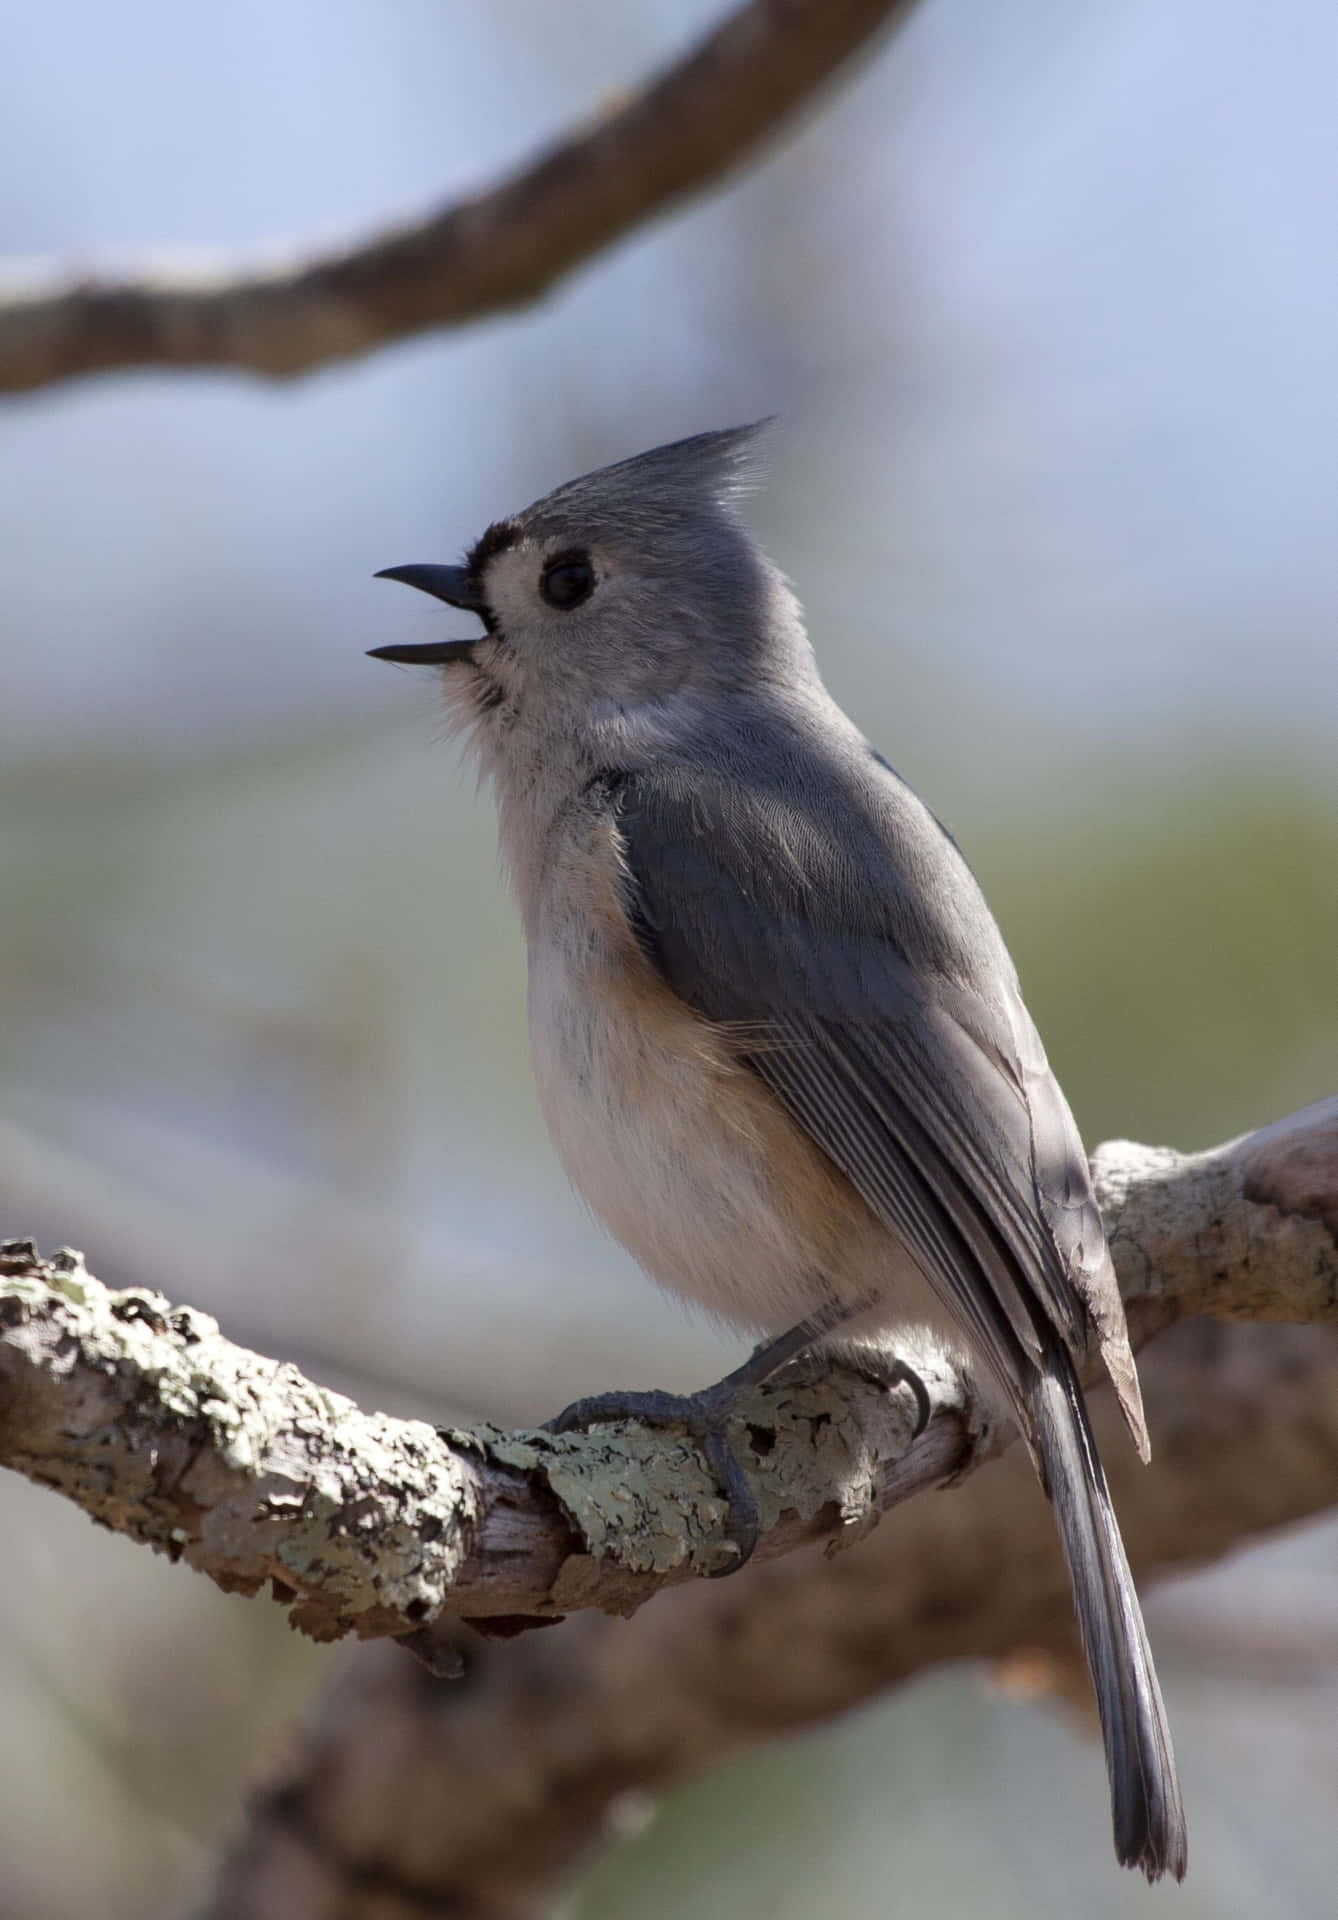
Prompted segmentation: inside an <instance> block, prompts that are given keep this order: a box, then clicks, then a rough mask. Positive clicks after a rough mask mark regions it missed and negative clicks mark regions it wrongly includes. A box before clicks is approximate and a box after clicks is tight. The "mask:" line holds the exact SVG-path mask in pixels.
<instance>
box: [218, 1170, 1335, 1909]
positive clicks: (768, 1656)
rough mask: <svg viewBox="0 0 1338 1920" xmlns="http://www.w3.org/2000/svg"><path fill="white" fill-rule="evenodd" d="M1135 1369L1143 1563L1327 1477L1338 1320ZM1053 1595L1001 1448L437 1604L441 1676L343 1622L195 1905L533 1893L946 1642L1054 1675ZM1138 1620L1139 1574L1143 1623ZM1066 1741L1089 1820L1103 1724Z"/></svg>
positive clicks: (1063, 1617) (933, 1659) (1038, 1536)
mask: <svg viewBox="0 0 1338 1920" xmlns="http://www.w3.org/2000/svg"><path fill="white" fill-rule="evenodd" d="M1126 1164H1127V1163H1126ZM1332 1186H1333V1168H1332V1161H1330V1171H1329V1175H1328V1187H1329V1191H1330V1192H1331V1191H1332ZM1141 1371H1142V1374H1143V1389H1144V1395H1145V1398H1146V1402H1147V1408H1148V1414H1149V1419H1150V1423H1151V1428H1152V1435H1153V1460H1154V1465H1153V1468H1152V1470H1151V1471H1150V1472H1149V1471H1146V1470H1145V1469H1144V1468H1142V1467H1141V1466H1140V1465H1139V1463H1138V1461H1137V1460H1136V1459H1135V1457H1134V1455H1133V1451H1132V1449H1131V1448H1130V1447H1129V1445H1128V1441H1127V1437H1126V1436H1125V1434H1124V1431H1123V1427H1122V1424H1121V1422H1120V1419H1119V1416H1118V1414H1117V1413H1116V1411H1115V1408H1114V1405H1113V1402H1112V1397H1111V1396H1110V1394H1108V1393H1107V1394H1103V1395H1098V1396H1096V1402H1097V1403H1098V1404H1097V1405H1096V1406H1095V1409H1094V1410H1095V1412H1096V1417H1097V1426H1098V1433H1099V1437H1100V1439H1101V1441H1102V1444H1103V1452H1104V1455H1105V1458H1106V1460H1107V1462H1108V1464H1109V1467H1110V1470H1111V1472H1110V1477H1111V1481H1112V1485H1113V1491H1114V1494H1115V1500H1116V1504H1117V1506H1118V1508H1119V1511H1120V1517H1121V1522H1122V1525H1123V1530H1124V1535H1125V1539H1126V1542H1127V1544H1128V1547H1129V1552H1130V1557H1131V1559H1132V1562H1133V1565H1134V1567H1135V1569H1136V1571H1137V1572H1138V1574H1139V1576H1140V1578H1143V1577H1145V1576H1147V1575H1148V1574H1151V1573H1154V1572H1161V1571H1165V1570H1167V1569H1170V1568H1175V1567H1184V1566H1186V1565H1193V1564H1195V1563H1198V1562H1202V1561H1204V1560H1208V1559H1210V1558H1212V1557H1214V1556H1216V1555H1218V1554H1221V1553H1223V1552H1225V1551H1226V1550H1227V1549H1229V1548H1230V1547H1232V1546H1233V1545H1235V1544H1237V1543H1238V1542H1242V1541H1247V1540H1250V1539H1252V1538H1255V1537H1257V1536H1258V1535H1259V1534H1260V1533H1261V1532H1262V1531H1264V1530H1265V1529H1268V1528H1272V1527H1278V1526H1282V1525H1284V1524H1286V1523H1288V1522H1291V1521H1295V1520H1298V1519H1300V1518H1302V1517H1304V1516H1306V1515H1307V1514H1311V1513H1314V1512H1316V1511H1318V1510H1321V1509H1323V1508H1325V1507H1329V1506H1332V1505H1334V1504H1335V1503H1338V1328H1335V1327H1333V1326H1324V1327H1292V1326H1246V1325H1237V1326H1224V1325H1222V1324H1220V1323H1219V1322H1216V1321H1210V1320H1196V1321H1192V1322H1190V1323H1188V1324H1186V1325H1183V1326H1180V1327H1176V1328H1174V1329H1173V1330H1172V1331H1171V1332H1170V1333H1169V1334H1168V1335H1167V1336H1166V1337H1165V1338H1162V1339H1158V1340H1156V1341H1155V1342H1153V1344H1152V1345H1151V1346H1150V1347H1149V1348H1148V1349H1147V1350H1146V1352H1145V1354H1144V1356H1143V1363H1142V1368H1141ZM1072 1620H1073V1609H1072V1602H1071V1600H1070V1598H1069V1588H1068V1580H1067V1576H1066V1574H1065V1571H1064V1563H1063V1560H1062V1558H1061V1556H1060V1554H1059V1552H1058V1549H1057V1547H1056V1544H1055V1534H1054V1525H1053V1521H1052V1518H1051V1515H1050V1512H1049V1509H1048V1507H1047V1506H1046V1503H1045V1501H1044V1500H1043V1499H1041V1497H1040V1495H1039V1493H1038V1491H1037V1488H1036V1483H1035V1478H1034V1476H1033V1474H1032V1471H1031V1466H1030V1462H1029V1461H1028V1460H1027V1459H1026V1457H1025V1455H1024V1453H1023V1451H1022V1449H1021V1448H1018V1447H1014V1448H1012V1449H1011V1450H1010V1451H1009V1452H1008V1453H1007V1454H1006V1455H1005V1456H1004V1457H1003V1458H1002V1459H999V1460H997V1461H995V1462H994V1463H993V1464H992V1465H990V1466H989V1467H987V1468H986V1469H985V1470H984V1471H983V1472H981V1473H978V1474H975V1475H973V1476H972V1477H971V1479H970V1480H969V1481H967V1482H966V1483H965V1484H964V1485H962V1486H960V1487H958V1488H955V1489H954V1491H953V1492H952V1493H951V1495H950V1496H948V1497H946V1498H943V1499H936V1500H912V1501H910V1502H908V1503H907V1504H905V1505H903V1506H900V1507H898V1508H897V1509H896V1511H895V1512H893V1513H890V1514H888V1515H887V1517H886V1518H885V1519H884V1521H883V1522H882V1524H881V1525H880V1526H879V1527H878V1528H877V1530H876V1531H875V1532H874V1534H873V1535H872V1537H871V1538H870V1539H869V1540H868V1541H866V1542H865V1543H864V1544H863V1545H862V1546H861V1547H860V1548H859V1550H858V1551H857V1552H855V1553H839V1554H836V1555H834V1556H826V1555H823V1554H821V1553H811V1552H810V1553H802V1554H795V1555H791V1556H790V1557H789V1558H788V1559H785V1560H774V1561H772V1562H771V1563H770V1564H768V1565H766V1566H761V1567H756V1568H753V1567H750V1568H748V1569H746V1570H745V1571H744V1572H743V1573H741V1574H740V1575H739V1576H738V1577H737V1578H736V1579H733V1580H718V1581H717V1580H701V1581H697V1582H696V1583H694V1584H693V1585H692V1586H690V1587H686V1588H683V1589H681V1590H680V1591H678V1592H677V1593H675V1594H674V1595H673V1596H672V1599H671V1600H670V1601H668V1602H667V1603H666V1602H660V1603H658V1604H656V1605H654V1606H650V1607H646V1608H644V1609H643V1610H642V1611H641V1612H640V1613H638V1614H637V1616H636V1618H635V1619H633V1620H616V1619H610V1618H608V1617H607V1616H605V1615H600V1614H598V1613H590V1612H587V1613H584V1614H582V1615H580V1616H578V1617H576V1618H574V1619H572V1620H571V1621H569V1622H568V1624H567V1625H566V1626H565V1627H563V1628H562V1630H561V1632H559V1633H552V1634H550V1633H534V1634H528V1635H526V1636H525V1637H524V1638H523V1639H522V1640H519V1641H516V1642H512V1643H510V1644H508V1645H506V1646H498V1645H493V1644H489V1643H487V1642H484V1641H481V1640H479V1639H478V1638H477V1636H474V1635H471V1634H470V1633H469V1632H468V1630H467V1629H459V1628H457V1629H456V1630H455V1631H456V1634H457V1638H458V1644H459V1646H460V1650H461V1655H462V1659H463V1660H464V1662H465V1663H466V1666H467V1673H468V1679H467V1684H466V1685H464V1686H463V1687H459V1686H455V1685H451V1684H441V1685H433V1684H431V1683H428V1684H424V1680H425V1676H424V1674H423V1672H422V1669H421V1668H418V1667H415V1665H414V1663H413V1662H412V1661H409V1660H404V1659H401V1658H399V1657H398V1655H396V1654H394V1653H393V1652H392V1650H391V1649H390V1648H389V1647H387V1646H378V1647H367V1648H360V1649H359V1650H358V1657H357V1658H355V1659H352V1660H349V1661H348V1662H346V1663H345V1664H344V1665H343V1666H342V1668H341V1670H340V1672H339V1674H338V1676H337V1678H336V1680H335V1682H334V1684H333V1685H332V1686H331V1687H330V1689H329V1690H328V1691H327V1692H326V1693H325V1695H324V1696H323V1698H322V1700H321V1702H320V1704H319V1707H318V1709H317V1711H316V1713H315V1714H314V1715H313V1716H312V1719H311V1721H310V1723H309V1725H308V1726H307V1727H306V1728H305V1729H304V1731H303V1733H302V1735H301V1736H300V1738H299V1739H298V1740H296V1741H295V1742H294V1743H293V1746H292V1748H291V1749H290V1751H289V1753H288V1755H287V1756H286V1757H285V1760H284V1762H283V1763H282V1765H281V1767H280V1768H279V1769H278V1770H277V1771H276V1773H275V1775H274V1776H273V1777H272V1778H271V1779H270V1780H269V1781H267V1782H266V1783H265V1784H264V1785H263V1786H262V1787H260V1788H259V1789H256V1790H253V1791H252V1792H251V1794H250V1795H249V1796H248V1802H247V1810H246V1814H245V1819H244V1823H243V1824H242V1826H241V1828H240V1831H239V1832H238V1834H237V1835H236V1838H235V1842H234V1845H233V1847H232V1849H231V1852H230V1854H229V1857H228V1859H227V1861H226V1862H225V1865H224V1868H223V1871H222V1873H221V1875H220V1876H219V1878H218V1880H217V1882H216V1883H215V1886H214V1888H213V1890H212V1894H211V1898H210V1900H209V1903H208V1905H207V1907H206V1909H205V1915H204V1916H202V1920H289V1916H290V1915H292V1914H295V1913H300V1914H302V1915H303V1916H304V1920H423V1916H425V1915H429V1914H442V1915H445V1914H450V1915H452V1916H454V1920H542V1916H545V1915H549V1914H551V1913H552V1912H554V1911H555V1908H556V1905H557V1903H558V1899H559V1896H560V1894H561V1890H562V1884H563V1882H564V1881H565V1880H566V1879H567V1878H568V1877H569V1876H570V1874H571V1872H572V1871H573V1869H574V1868H576V1867H577V1866H579V1865H580V1863H581V1862H582V1860H583V1859H585V1858H586V1857H587V1856H588V1855H589V1854H590V1853H591V1852H593V1851H594V1850H595V1849H596V1848H597V1847H599V1846H600V1845H601V1843H605V1844H606V1843H608V1842H609V1841H611V1840H612V1839H614V1838H615V1837H616V1835H617V1833H618V1832H619V1830H620V1829H621V1828H623V1827H625V1826H626V1824H627V1822H628V1820H629V1819H633V1820H635V1819H637V1818H644V1817H645V1814H646V1812H647V1810H648V1808H649V1805H650V1799H649V1796H653V1795H656V1794H658V1793H660V1792H662V1791H663V1790H664V1789H665V1788H666V1787H668V1786H669V1785H671V1784H673V1783H674V1782H676V1781H680V1780H682V1779H684V1778H686V1777H688V1776H689V1775H691V1774H693V1773H698V1772H700V1771H701V1770H702V1769H703V1768H704V1767H706V1766H707V1765H710V1764H713V1763H715V1762H718V1761H720V1760H722V1759H725V1758H726V1757H728V1756H729V1755H730V1754H731V1753H736V1752H738V1751H739V1750H740V1749H741V1748H743V1747H746V1746H748V1745H752V1744H755V1743H757V1742H758V1741H761V1740H768V1739H774V1738H776V1737H779V1736H780V1735H783V1734H785V1733H788V1732H793V1731H796V1730H798V1729H800V1728H803V1727H807V1726H812V1725H813V1724H814V1723H815V1722H817V1721H821V1720H825V1719H829V1718H830V1717H831V1716H832V1715H834V1714H836V1713H839V1712H841V1711H843V1710H845V1709H846V1708H849V1707H852V1706H854V1705H856V1704H858V1703H859V1702H861V1701H863V1700H867V1699H869V1698H871V1697H872V1696H873V1695H875V1694H877V1693H879V1692H881V1691H882V1690H883V1689H885V1688H886V1687H888V1686H891V1685H895V1684H896V1683H898V1682H900V1681H904V1680H906V1679H907V1678H909V1677H910V1676H911V1675H913V1674H916V1673H918V1672H920V1671H922V1670H923V1669H925V1668H926V1667H929V1666H932V1665H934V1664H936V1663H938V1662H941V1661H946V1660H961V1659H973V1658H975V1659H980V1658H985V1659H989V1660H998V1659H1000V1658H1001V1657H1002V1658H1006V1659H1007V1662H1008V1665H1007V1668H1006V1670H1005V1672H1006V1677H1008V1678H1009V1679H1010V1680H1012V1681H1014V1682H1015V1681H1016V1679H1017V1678H1018V1676H1019V1675H1020V1674H1021V1673H1023V1672H1024V1670H1025V1671H1026V1672H1027V1673H1028V1674H1029V1675H1030V1676H1031V1677H1032V1679H1033V1684H1034V1681H1035V1679H1037V1678H1040V1679H1046V1680H1048V1681H1050V1682H1051V1683H1052V1684H1053V1681H1054V1679H1055V1677H1056V1676H1057V1677H1058V1678H1059V1680H1060V1682H1061V1683H1062V1682H1063V1681H1064V1679H1065V1677H1066V1676H1067V1675H1068V1674H1070V1673H1072V1672H1073V1671H1074V1670H1075V1665H1076V1662H1077V1659H1078V1649H1077V1646H1076V1641H1075V1636H1074V1632H1073V1625H1072ZM1158 1625H1159V1621H1158V1614H1157V1607H1156V1599H1155V1596H1154V1599H1153V1603H1152V1606H1151V1607H1150V1609H1149V1627H1150V1630H1151V1633H1152V1638H1153V1641H1154V1643H1155V1642H1156V1641H1157V1639H1158ZM1028 1650H1031V1652H1032V1657H1030V1658H1025V1657H1019V1656H1025V1655H1026V1654H1027V1651H1028ZM1037 1652H1039V1654H1040V1656H1041V1657H1040V1658H1039V1659H1038V1658H1036V1657H1035V1654H1036V1653H1037ZM1167 1678H1168V1679H1169V1680H1171V1681H1172V1689H1173V1691H1174V1685H1173V1680H1174V1677H1173V1676H1171V1675H1168V1676H1167ZM1086 1685H1087V1683H1086V1678H1085V1676H1084V1677H1083V1680H1082V1687H1083V1689H1084V1697H1085V1702H1086V1704H1087V1706H1088V1710H1089V1711H1090V1693H1086V1691H1085V1690H1086ZM1171 1707H1172V1717H1173V1718H1174V1715H1175V1700H1174V1698H1172V1702H1171ZM1073 1764H1074V1765H1079V1766H1081V1765H1086V1766H1087V1768H1088V1770H1089V1773H1090V1791H1089V1792H1088V1793H1087V1794H1086V1795H1085V1796H1084V1799H1085V1804H1086V1805H1087V1806H1088V1807H1089V1809H1090V1816H1089V1817H1090V1819H1091V1822H1092V1831H1093V1834H1094V1836H1096V1837H1097V1839H1098V1841H1099V1844H1100V1845H1101V1846H1103V1847H1104V1845H1105V1834H1104V1831H1103V1828H1104V1822H1105V1818H1106V1816H1105V1811H1104V1798H1105V1796H1104V1791H1103V1784H1102V1777H1101V1775H1102V1768H1101V1755H1100V1747H1099V1745H1098V1744H1097V1743H1096V1742H1093V1743H1092V1747H1091V1751H1090V1753H1089V1754H1087V1755H1086V1756H1084V1755H1083V1754H1082V1753H1081V1752H1080V1751H1079V1752H1075V1754H1074V1759H1073ZM408 1783H411V1784H408ZM1187 1784H1188V1783H1187Z"/></svg>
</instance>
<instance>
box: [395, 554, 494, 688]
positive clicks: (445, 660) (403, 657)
mask: <svg viewBox="0 0 1338 1920" xmlns="http://www.w3.org/2000/svg"><path fill="white" fill-rule="evenodd" d="M376 578H377V579H378V580H402V581H403V582H404V584H405V586H406V587H417V588H418V589H419V591H420V592H422V593H430V594H431V595H432V597H433V598H434V599H435V600H444V601H445V602H446V604H447V606H449V607H463V608H464V610H465V612H466V613H476V614H478V615H479V616H480V618H482V616H483V614H484V613H485V612H486V608H485V605H484V602H483V600H482V598H481V597H480V595H479V591H478V588H477V587H476V586H475V585H474V583H473V581H472V580H471V579H470V576H469V570H468V568H467V567H433V566H409V567H383V568H382V569H381V571H380V573H378V574H377V575H376ZM479 637H481V636H479ZM477 645H478V638H475V639H473V640H430V641H428V642H427V643H426V644H425V645H422V646H397V647H369V648H368V655H369V657H370V658H371V659H373V660H395V661H400V662H402V663H403V664H404V665H406V666H410V667H444V666H447V665H449V663H450V662H451V661H452V660H472V659H473V657H474V649H475V647H476V646H477Z"/></svg>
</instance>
